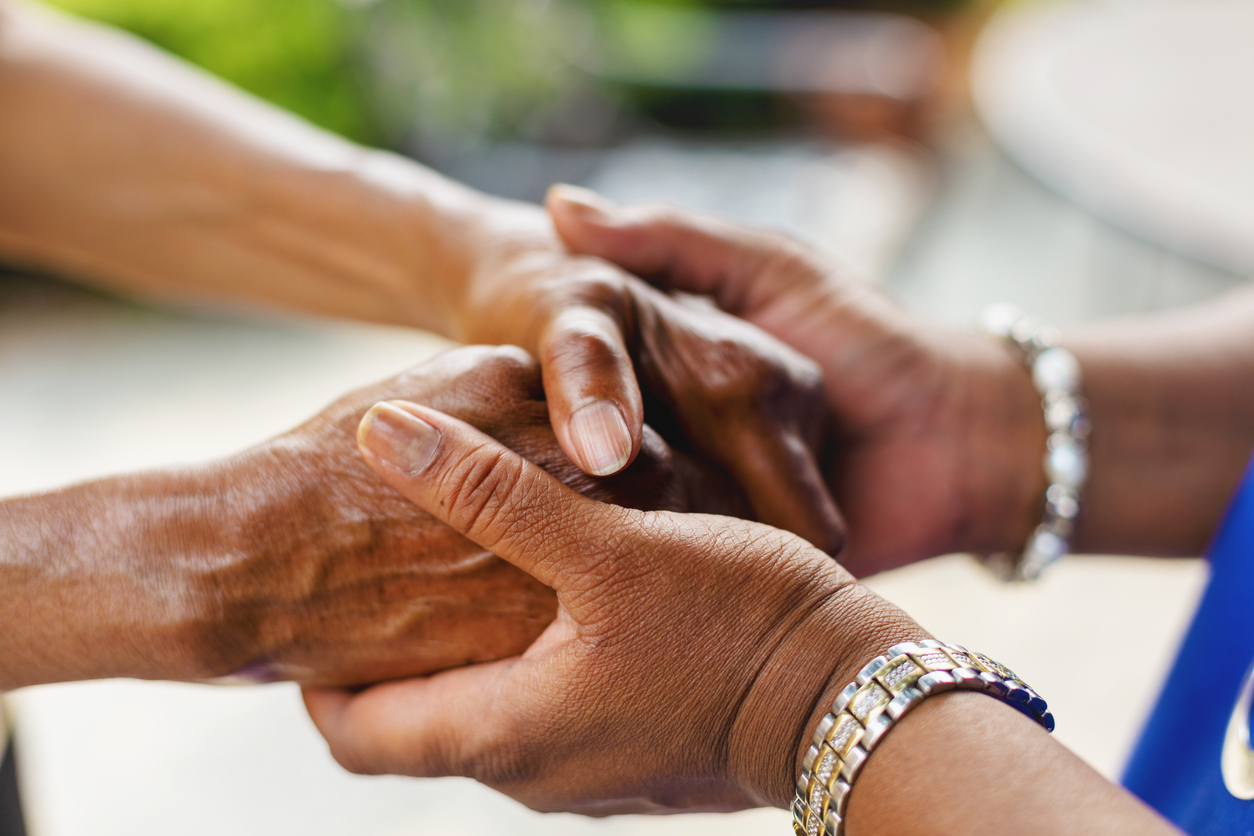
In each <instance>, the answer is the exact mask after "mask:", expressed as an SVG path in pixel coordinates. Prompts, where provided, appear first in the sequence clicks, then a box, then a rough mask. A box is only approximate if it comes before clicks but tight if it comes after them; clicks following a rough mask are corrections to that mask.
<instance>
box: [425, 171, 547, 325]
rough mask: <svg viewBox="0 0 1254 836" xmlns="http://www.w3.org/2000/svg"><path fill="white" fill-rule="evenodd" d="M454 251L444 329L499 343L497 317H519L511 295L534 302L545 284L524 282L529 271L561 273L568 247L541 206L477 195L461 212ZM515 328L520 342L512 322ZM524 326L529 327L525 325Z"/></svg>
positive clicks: (543, 274)
mask: <svg viewBox="0 0 1254 836" xmlns="http://www.w3.org/2000/svg"><path fill="white" fill-rule="evenodd" d="M449 240H450V241H451V242H452V244H451V248H452V249H453V250H454V251H455V252H454V253H453V255H452V256H451V257H450V263H451V264H453V267H452V268H451V269H450V270H449V272H448V283H449V292H448V299H449V309H448V319H447V323H446V325H445V328H444V333H445V334H446V335H447V336H449V337H450V338H452V339H455V340H457V341H458V342H463V343H480V342H486V343H496V342H498V341H499V338H500V336H501V333H502V332H501V328H500V327H499V325H500V323H499V322H498V321H497V318H498V317H501V316H505V317H507V318H513V317H515V312H514V311H513V307H514V306H512V305H511V300H512V297H513V296H515V295H517V294H520V293H521V294H522V295H523V296H524V297H526V298H527V299H528V301H529V302H530V301H531V297H532V296H533V294H534V292H536V291H538V290H539V289H541V285H539V284H538V283H534V282H529V283H524V282H523V281H522V280H523V279H524V278H525V277H526V276H528V275H534V276H538V277H542V278H555V277H557V275H558V273H559V269H560V265H559V264H557V263H556V260H558V259H562V258H564V257H565V249H564V247H563V246H562V244H561V242H560V241H559V240H558V239H557V236H556V234H555V233H554V231H553V226H552V223H551V222H550V221H549V219H548V216H547V215H546V214H545V213H544V211H543V210H541V209H540V208H539V207H537V206H533V205H531V204H526V203H519V202H517V201H512V200H504V199H501V198H496V197H492V196H490V195H481V194H477V195H476V196H475V198H474V200H473V201H472V203H471V205H470V206H469V207H468V208H467V209H466V210H465V211H464V212H462V213H461V214H460V222H459V223H458V224H457V231H456V237H455V238H451V239H449ZM512 324H513V326H514V330H512V332H511V336H512V337H513V341H514V342H518V341H519V338H518V334H517V330H516V329H517V328H518V327H519V326H520V323H518V322H513V323H512ZM524 327H525V326H524Z"/></svg>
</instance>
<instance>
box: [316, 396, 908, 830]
mask: <svg viewBox="0 0 1254 836" xmlns="http://www.w3.org/2000/svg"><path fill="white" fill-rule="evenodd" d="M359 442H360V445H361V449H362V454H363V456H364V457H365V459H366V461H367V462H369V463H370V465H371V467H373V468H374V469H375V470H376V471H377V472H378V474H379V475H380V476H381V477H382V478H383V481H384V482H386V483H387V484H388V485H390V486H391V487H392V488H394V489H395V490H396V491H398V492H400V493H401V494H403V495H404V496H405V497H407V498H408V499H410V500H412V501H413V502H414V503H415V504H417V505H418V506H419V507H420V508H422V509H424V510H425V511H427V512H428V513H431V514H433V515H435V516H436V517H438V518H439V519H440V520H441V521H443V522H446V523H447V524H449V525H450V526H452V528H453V529H454V530H456V531H457V532H459V533H461V534H464V535H465V536H466V537H468V538H469V539H471V540H473V541H474V542H476V543H478V544H479V545H480V546H481V547H483V548H484V549H488V550H490V551H492V552H494V553H496V554H499V555H501V556H502V557H504V558H505V559H507V560H509V561H510V562H511V563H513V564H515V565H516V566H518V567H519V568H521V569H523V570H525V571H526V572H528V573H530V574H533V575H534V576H535V577H536V578H538V579H540V580H541V581H543V582H544V583H546V584H549V585H550V586H552V587H553V588H554V589H556V590H557V595H558V600H559V602H560V609H559V612H558V617H557V620H556V621H555V622H554V623H553V624H552V625H551V626H550V627H549V628H548V629H547V630H546V631H545V632H544V634H543V635H541V636H540V638H539V639H538V640H537V641H536V643H535V644H534V645H532V646H531V647H530V648H529V649H528V650H527V652H526V653H524V654H523V655H522V656H521V657H519V658H516V659H510V660H506V661H501V662H494V663H491V664H487V665H479V666H475V667H469V668H462V669H459V670H454V671H447V672H445V673H441V674H437V675H435V676H433V677H430V678H428V679H416V680H411V681H408V682H397V683H390V684H384V685H379V686H376V687H374V688H370V689H368V690H366V691H364V692H362V693H360V694H357V695H354V694H351V693H348V692H341V691H326V690H312V689H311V690H307V691H306V704H307V705H308V708H309V711H310V714H311V716H312V717H313V719H314V722H315V723H316V724H317V725H318V728H319V729H320V730H321V731H322V733H323V734H324V735H326V737H327V739H328V741H329V742H330V744H331V751H332V752H333V754H334V755H335V757H336V758H337V759H338V760H339V761H340V762H341V763H342V764H343V765H344V766H346V767H347V768H349V769H351V770H353V771H357V772H371V773H375V772H391V773H400V774H405V775H416V776H439V775H467V776H470V777H473V778H476V779H478V780H479V781H481V782H483V783H485V784H487V785H489V786H492V787H495V788H497V789H499V790H501V791H503V792H505V793H508V794H509V795H511V796H513V797H514V798H517V799H519V800H520V801H522V802H523V803H525V804H527V805H529V806H531V807H533V808H535V809H538V810H571V811H575V812H583V813H590V814H598V815H604V814H611V813H619V812H667V811H676V810H698V809H702V810H733V809H741V808H744V807H749V806H760V805H762V804H775V805H779V806H783V805H786V804H787V803H788V798H789V796H790V792H791V787H792V786H793V781H794V780H795V775H796V771H795V770H796V768H797V762H798V759H799V758H800V755H801V749H802V747H801V740H802V736H803V733H805V732H806V731H808V730H811V729H813V727H814V722H816V721H817V716H815V717H812V715H813V714H814V712H815V711H816V706H817V704H818V700H819V697H820V695H821V694H824V693H825V692H827V691H830V690H831V688H832V687H835V688H837V689H838V688H839V687H841V686H843V685H844V684H845V682H846V681H848V680H850V679H852V677H853V675H854V673H855V672H856V670H857V669H858V668H860V667H861V666H862V665H863V664H865V662H866V661H867V660H868V659H870V658H872V657H873V656H874V655H875V654H876V653H878V652H882V651H883V650H884V649H885V648H887V647H889V646H891V645H892V644H893V643H894V642H895V641H898V640H902V639H906V638H916V637H924V636H926V633H924V632H923V631H922V630H921V629H920V628H919V627H918V626H917V625H915V624H914V623H913V622H911V621H910V620H909V619H908V618H907V617H905V615H904V614H902V613H901V612H900V611H898V610H897V609H896V608H894V607H893V606H892V605H890V604H887V603H886V602H884V601H882V600H880V599H879V598H877V597H876V596H874V595H873V594H871V593H870V592H869V591H867V590H866V589H865V588H863V587H861V586H859V585H857V584H856V583H855V582H854V581H853V579H852V578H851V577H850V575H849V574H848V573H847V572H845V571H844V570H842V569H841V568H840V567H839V566H837V565H836V564H835V563H834V562H833V561H832V560H831V559H830V558H829V557H828V556H827V555H826V554H824V553H822V552H820V551H819V550H817V549H815V548H814V547H813V546H811V545H810V544H808V543H806V542H805V541H803V540H802V539H800V538H799V537H796V536H794V535H791V534H788V533H785V532H782V531H779V530H777V529H772V528H768V527H766V526H763V525H759V524H755V523H750V522H744V521H741V520H733V519H728V518H723V517H714V516H689V515H683V514H676V513H670V512H641V511H636V510H631V509H626V508H619V507H616V506H612V505H605V504H602V503H600V502H597V501H595V500H592V499H589V498H586V497H583V496H580V495H579V494H577V493H575V492H574V491H572V490H570V489H569V488H566V487H564V486H562V485H561V484H560V483H559V482H558V481H557V480H555V479H553V478H552V477H551V476H550V475H548V474H546V473H545V472H544V471H542V470H541V469H540V468H538V467H536V466H535V465H533V464H531V463H530V462H528V461H526V460H525V459H523V458H522V457H521V456H518V455H517V454H515V453H513V452H511V451H509V450H508V449H506V448H504V447H503V446H501V445H500V444H497V443H496V442H494V441H492V440H491V439H490V438H487V437H486V436H484V435H483V434H482V433H480V432H478V431H476V430H474V429H473V428H472V427H470V426H468V425H466V424H464V423H462V422H460V421H458V420H456V419H453V418H450V417H449V416H447V415H443V414H441V413H439V412H436V411H435V410H433V409H430V408H427V407H422V406H417V405H415V404H412V403H405V402H400V401H396V402H391V403H386V404H380V405H379V406H376V407H375V408H374V409H373V410H371V412H370V413H369V414H368V415H367V416H366V418H365V420H364V421H363V422H362V426H361V432H360V435H359ZM831 683H839V684H836V685H834V686H833V685H832V684H831ZM829 699H830V696H829ZM817 710H818V711H819V713H821V711H822V710H824V709H822V708H819V709H817Z"/></svg>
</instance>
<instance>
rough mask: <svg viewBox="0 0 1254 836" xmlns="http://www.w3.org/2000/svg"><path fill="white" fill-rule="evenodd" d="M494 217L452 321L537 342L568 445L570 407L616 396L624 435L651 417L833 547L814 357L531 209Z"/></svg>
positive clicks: (465, 332) (554, 415) (575, 448)
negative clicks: (610, 255) (632, 267)
mask: <svg viewBox="0 0 1254 836" xmlns="http://www.w3.org/2000/svg"><path fill="white" fill-rule="evenodd" d="M492 217H493V218H496V221H495V223H497V224H498V226H496V227H494V228H493V229H492V235H491V236H490V238H488V239H486V240H485V241H484V242H483V244H482V245H481V246H478V247H472V248H471V249H472V250H473V251H474V252H475V253H476V254H481V257H480V258H478V261H477V263H476V264H475V266H474V269H473V270H471V271H470V277H469V278H468V279H467V280H466V282H465V286H466V291H465V293H464V295H463V296H462V297H460V303H459V305H457V306H456V313H455V314H454V317H453V319H454V320H455V322H456V323H457V325H456V326H455V327H454V328H452V329H451V330H452V334H453V336H454V337H455V338H456V339H459V340H461V341H463V342H467V343H492V344H499V343H508V344H513V345H519V346H522V347H523V348H525V349H527V350H528V351H531V352H533V353H534V354H535V356H536V358H537V359H538V360H539V362H540V364H541V367H542V368H543V370H544V373H543V376H544V388H545V391H546V392H547V400H548V402H549V408H550V413H551V419H552V422H553V426H554V428H555V431H556V432H557V435H558V440H559V442H560V443H561V446H562V448H563V449H564V450H565V451H567V452H568V453H571V454H572V455H573V456H574V457H575V458H576V459H577V460H578V459H579V458H580V457H579V455H578V452H579V450H580V449H581V443H580V442H579V441H578V439H576V438H575V437H574V436H573V435H572V430H571V428H572V427H573V426H575V423H574V422H573V420H572V416H573V415H576V414H578V412H579V411H580V410H581V409H585V408H587V407H588V406H590V405H594V404H612V405H613V407H614V409H615V410H616V411H618V412H619V413H621V415H622V417H623V419H624V426H623V427H622V430H623V432H624V433H627V434H631V435H632V436H633V438H632V440H631V441H630V442H629V441H628V439H627V438H626V437H624V438H623V444H624V445H628V444H637V443H638V442H637V441H636V440H635V438H634V436H635V434H636V432H637V431H636V430H635V428H637V427H640V426H643V422H648V423H649V424H651V425H653V426H654V427H655V428H656V429H658V430H659V431H660V432H661V433H662V434H663V435H664V436H665V437H666V438H667V439H668V440H670V441H671V442H672V443H675V444H680V445H682V446H684V448H685V449H690V450H693V451H695V452H697V453H699V454H700V455H701V456H703V457H705V458H707V459H708V460H709V461H711V462H714V463H716V464H717V465H719V466H720V467H721V468H723V469H724V470H726V471H727V472H728V473H729V474H731V475H732V477H733V478H735V479H736V481H737V482H738V483H739V484H740V485H741V487H742V489H743V490H744V492H745V496H746V498H747V499H748V500H749V504H750V506H751V507H752V509H753V515H754V518H755V519H757V520H759V521H761V522H764V523H768V524H770V525H774V526H777V527H779V528H783V529H786V530H788V531H792V532H793V533H795V534H799V535H800V536H802V537H804V538H806V539H807V540H809V541H810V542H812V543H814V544H815V545H816V546H818V547H819V548H821V549H823V550H824V551H826V552H828V553H829V554H837V553H839V552H840V551H841V549H842V548H843V546H844V521H843V520H842V519H841V516H840V513H839V511H838V510H837V508H836V505H835V503H834V502H833V501H832V498H831V496H830V495H829V493H828V491H827V489H826V486H825V484H824V481H823V476H822V473H821V471H820V467H819V465H818V463H817V462H816V451H817V450H819V449H820V446H821V441H822V435H823V432H824V431H825V427H824V425H823V421H822V416H823V384H822V378H821V376H820V372H819V368H818V366H817V365H816V364H815V363H814V362H813V361H811V360H809V359H808V358H806V357H805V356H803V355H802V354H801V353H799V352H797V351H794V350H791V349H790V348H788V346H786V345H785V344H784V342H783V341H781V340H779V339H777V338H775V337H772V336H771V335H769V334H767V333H765V332H763V331H761V330H759V329H758V328H755V327H750V326H749V325H747V324H746V323H745V322H743V321H740V320H738V319H736V318H735V317H732V316H729V315H728V314H726V313H724V312H722V311H719V310H718V309H717V308H715V307H714V306H712V305H709V304H705V303H704V302H702V301H699V300H697V299H696V298H695V297H677V296H675V295H672V294H668V293H664V292H661V291H659V290H657V289H656V288H653V287H650V286H649V285H647V284H645V283H644V282H642V281H640V280H639V279H637V278H635V277H634V276H632V275H630V274H629V273H628V272H625V271H623V270H622V269H620V268H618V267H616V266H614V265H613V264H610V263H608V262H607V261H604V260H602V259H599V258H589V257H586V256H580V257H575V256H571V255H570V254H569V253H568V252H567V251H566V250H565V249H564V248H563V247H562V244H561V242H560V241H558V240H557V239H556V237H555V236H554V234H553V230H552V228H551V226H550V225H549V224H548V222H547V221H546V220H545V219H544V218H543V216H542V215H540V213H538V212H535V211H534V210H533V209H531V208H525V209H511V210H505V209H499V210H498V212H497V213H496V214H494V215H492ZM501 217H509V218H512V219H513V221H512V223H508V224H507V223H504V222H503V221H502V220H501ZM611 435H613V433H608V434H606V436H605V437H606V438H607V439H608V438H609V436H611ZM680 439H684V440H683V441H681V440H680ZM633 449H634V448H633ZM624 460H627V459H624ZM583 464H584V469H585V470H587V471H589V472H593V471H594V468H591V467H590V466H589V465H588V462H587V460H586V457H585V460H584V462H583Z"/></svg>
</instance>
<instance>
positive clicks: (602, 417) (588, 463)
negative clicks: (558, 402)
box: [570, 401, 631, 476]
mask: <svg viewBox="0 0 1254 836" xmlns="http://www.w3.org/2000/svg"><path fill="white" fill-rule="evenodd" d="M570 440H571V442H572V443H573V444H574V445H575V453H576V454H577V455H578V456H579V458H580V460H581V462H582V466H583V469H584V470H586V471H588V472H589V473H591V474H593V475H594V476H609V475H610V474H613V473H617V472H618V471H620V470H622V469H623V467H624V466H625V465H626V464H627V460H628V459H629V458H631V433H630V432H629V431H628V430H627V422H626V421H624V420H623V413H621V412H620V411H619V410H618V407H617V406H615V405H614V404H613V403H611V402H610V401H597V402H595V403H590V404H588V405H587V406H585V407H583V408H581V409H580V410H579V411H577V412H576V413H575V414H574V415H572V416H571V417H570Z"/></svg>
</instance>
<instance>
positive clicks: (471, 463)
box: [438, 442, 537, 547]
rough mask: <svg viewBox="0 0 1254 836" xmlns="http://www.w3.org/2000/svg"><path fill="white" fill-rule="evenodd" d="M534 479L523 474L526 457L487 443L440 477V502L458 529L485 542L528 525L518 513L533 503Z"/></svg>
mask: <svg viewBox="0 0 1254 836" xmlns="http://www.w3.org/2000/svg"><path fill="white" fill-rule="evenodd" d="M530 485H531V480H526V479H524V478H523V467H522V459H520V458H519V457H517V456H515V455H514V454H512V453H510V452H508V451H506V450H505V449H503V448H500V447H497V446H496V445H489V444H488V443H486V442H485V443H483V444H480V445H478V446H477V447H476V448H474V449H472V450H470V451H468V452H467V453H466V455H465V456H464V457H463V458H462V459H461V460H460V461H459V462H458V463H457V464H456V465H455V466H454V467H452V468H450V469H449V470H448V471H447V473H446V474H445V475H444V476H443V477H442V478H441V479H440V483H439V485H438V488H439V491H440V494H439V495H440V504H441V505H443V506H445V509H446V513H447V515H448V519H449V522H450V523H451V524H452V525H453V527H454V528H456V529H457V530H459V531H461V532H464V533H465V534H467V535H468V536H469V537H470V538H471V539H473V540H475V541H476V542H479V543H481V544H483V545H485V546H488V547H491V545H492V544H494V543H499V542H500V541H502V540H504V539H506V538H510V537H514V536H517V535H519V534H521V533H523V531H524V530H525V529H526V527H527V526H528V523H527V517H528V516H532V517H536V516H537V515H522V514H519V513H517V511H519V510H520V509H523V508H526V507H527V506H528V505H529V504H530V502H529V501H530V499H531V494H532V491H531V490H530V489H529V486H530Z"/></svg>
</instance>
